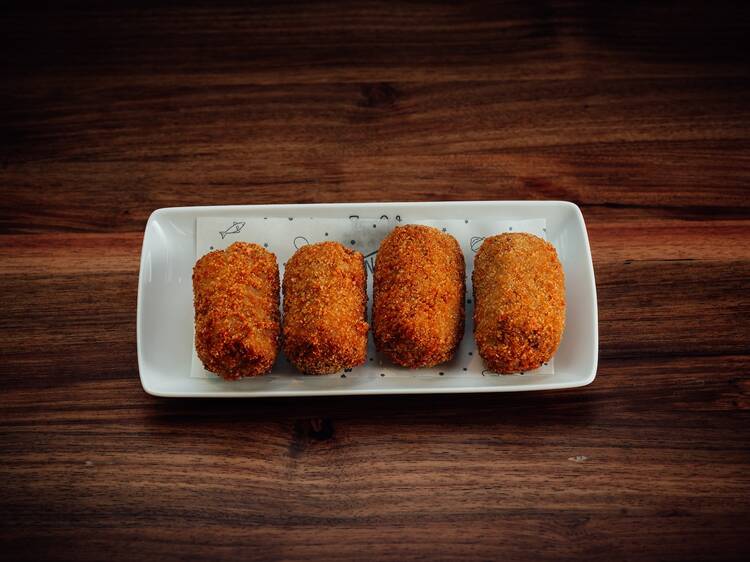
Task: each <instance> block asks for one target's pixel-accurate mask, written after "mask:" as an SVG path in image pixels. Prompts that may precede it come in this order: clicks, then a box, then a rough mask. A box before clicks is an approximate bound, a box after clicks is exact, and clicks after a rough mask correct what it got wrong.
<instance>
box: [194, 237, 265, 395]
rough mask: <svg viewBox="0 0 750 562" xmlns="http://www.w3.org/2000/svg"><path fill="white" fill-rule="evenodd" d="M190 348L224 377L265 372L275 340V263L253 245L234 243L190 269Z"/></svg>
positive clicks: (206, 256) (210, 368) (206, 365)
mask: <svg viewBox="0 0 750 562" xmlns="http://www.w3.org/2000/svg"><path fill="white" fill-rule="evenodd" d="M193 293H194V304H195V349H196V351H197V353H198V357H199V358H200V360H201V361H202V362H203V365H204V366H205V368H206V369H207V370H208V371H211V372H212V373H216V374H217V375H220V376H221V377H223V378H225V379H230V380H233V379H239V378H241V377H253V376H256V375H262V374H264V373H267V372H268V371H270V370H271V367H273V364H274V361H275V360H276V354H277V352H278V346H279V345H278V344H279V267H278V265H277V263H276V256H275V255H274V254H272V253H270V252H268V251H266V250H264V249H263V248H261V247H260V246H258V245H257V244H248V243H245V242H235V243H234V244H232V245H231V246H229V247H228V248H227V249H226V250H216V251H213V252H210V253H208V254H206V255H205V256H203V257H202V258H201V259H199V260H198V261H197V263H196V264H195V267H194V268H193Z"/></svg>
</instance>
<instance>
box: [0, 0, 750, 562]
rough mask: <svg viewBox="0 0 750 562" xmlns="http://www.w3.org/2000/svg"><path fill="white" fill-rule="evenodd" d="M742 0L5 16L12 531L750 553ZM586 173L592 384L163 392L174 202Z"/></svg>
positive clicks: (120, 555)
mask: <svg viewBox="0 0 750 562" xmlns="http://www.w3.org/2000/svg"><path fill="white" fill-rule="evenodd" d="M744 5H745V3H738V5H736V6H734V5H732V4H728V3H723V2H666V3H654V2H632V3H631V2H628V3H624V2H623V3H612V2H610V3H598V2H558V1H554V2H552V1H550V2H507V3H486V2H482V3H477V2H471V3H460V4H459V3H456V4H455V5H448V4H443V3H437V2H435V3H430V2H362V3H345V4H338V3H268V4H267V5H266V4H263V3H237V4H230V3H219V2H212V3H170V2H140V3H135V2H132V3H116V2H100V3H87V2H75V3H49V4H45V3H23V4H21V5H18V6H16V7H11V8H4V9H3V11H2V13H1V14H0V42H1V45H0V59H1V62H2V80H0V190H1V196H0V307H1V308H0V310H1V312H0V342H2V343H0V349H1V350H2V351H1V353H2V359H1V361H0V381H2V382H1V383H0V384H2V399H1V400H0V551H1V552H2V553H3V558H4V559H8V560H11V559H28V560H39V559H56V560H63V559H81V560H94V559H102V558H107V559H110V560H113V561H114V560H146V559H159V560H186V559H204V560H217V559H249V558H263V559H298V560H308V559H325V560H333V559H353V558H359V559H392V560H403V559H412V558H424V559H429V560H444V559H445V560H447V559H459V558H460V559H468V560H482V559H483V560H486V559H500V558H503V559H516V560H517V559H528V560H543V559H550V560H551V559H562V558H576V559H578V560H582V559H592V560H594V559H597V560H600V559H605V558H606V559H618V560H626V559H627V560H634V559H660V560H688V559H695V560H698V559H702V560H705V559H737V560H740V559H745V558H746V557H747V556H750V546H749V544H748V536H747V532H748V526H749V525H748V524H749V523H750V475H749V474H748V471H749V469H750V439H749V437H748V427H749V425H748V424H749V422H750V412H749V410H750V397H749V392H750V379H749V378H748V366H749V364H750V362H749V361H748V354H750V343H749V342H748V334H750V320H749V318H750V298H749V297H748V288H749V287H750V283H748V281H749V279H750V245H749V244H748V241H749V240H748V232H750V231H749V230H748V228H749V227H750V220H749V219H750V209H749V207H750V197H749V196H750V103H749V100H750V65H749V64H748V61H749V60H750V59H748V55H747V53H748V52H750V18H749V17H748V12H747V8H745V7H744ZM472 199H475V200H476V199H563V200H570V201H574V202H575V203H577V204H578V205H580V207H581V209H582V211H583V213H584V216H585V218H586V220H587V224H588V227H589V235H590V239H591V245H592V251H593V256H594V266H595V270H596V277H597V286H598V291H599V313H600V326H599V329H600V338H601V348H600V367H599V372H598V376H597V379H596V381H595V382H594V383H593V384H592V385H591V386H588V387H585V388H581V389H574V390H569V391H558V392H543V393H533V394H513V395H503V394H498V395H476V396H467V395H462V396H409V397H373V398H356V397H351V398H335V399H333V398H332V399H309V400H307V399H304V400H300V399H295V400H291V399H289V400H238V401H231V400H228V401H215V400H165V399H157V398H153V397H150V396H147V395H146V394H145V393H144V392H143V391H142V389H141V387H140V383H139V380H138V369H137V364H136V348H135V303H136V293H137V277H138V260H139V253H140V245H141V242H142V232H143V228H144V226H145V221H146V218H147V217H148V215H149V214H150V213H151V211H153V210H154V209H156V208H159V207H164V206H175V205H198V204H200V205H214V204H215V205H219V204H260V203H263V204H266V203H313V202H315V203H318V202H321V203H322V202H334V201H354V202H356V201H428V200H472Z"/></svg>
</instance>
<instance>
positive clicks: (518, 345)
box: [472, 233, 565, 374]
mask: <svg viewBox="0 0 750 562" xmlns="http://www.w3.org/2000/svg"><path fill="white" fill-rule="evenodd" d="M472 281H473V285H474V338H475V340H476V342H477V348H478V349H479V354H480V355H481V356H482V358H483V359H484V361H485V363H486V364H487V367H488V369H489V370H491V371H494V372H497V373H506V374H507V373H515V372H519V371H530V370H532V369H536V368H538V367H539V366H541V365H542V364H543V363H545V362H547V361H549V359H550V358H551V357H552V355H553V354H554V353H555V351H556V350H557V347H558V345H559V344H560V339H561V337H562V333H563V329H564V327H565V279H564V275H563V270H562V266H561V265H560V261H559V260H558V259H557V252H556V251H555V248H554V246H552V244H550V243H549V242H546V241H544V240H542V239H541V238H538V237H537V236H534V235H531V234H524V233H513V234H500V235H497V236H491V237H489V238H487V239H485V241H484V242H483V243H482V246H481V247H480V248H479V251H478V252H477V254H476V257H475V258H474V271H473V273H472Z"/></svg>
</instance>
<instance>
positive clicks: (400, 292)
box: [372, 224, 466, 368]
mask: <svg viewBox="0 0 750 562" xmlns="http://www.w3.org/2000/svg"><path fill="white" fill-rule="evenodd" d="M465 277H466V272H465V265H464V256H463V254H462V253H461V248H460V246H459V245H458V242H456V239H455V238H453V237H452V236H451V235H449V234H446V233H444V232H441V231H440V230H438V229H436V228H432V227H429V226H421V225H413V224H410V225H406V226H402V227H397V228H396V229H394V230H393V232H391V233H390V234H389V235H388V236H386V238H385V239H384V240H383V242H382V243H381V245H380V249H379V250H378V255H377V259H376V262H375V277H374V290H373V312H372V324H373V335H374V338H375V345H376V347H377V348H378V350H379V351H381V352H382V353H383V354H385V355H386V356H387V357H388V358H389V359H390V360H391V361H392V362H393V363H395V364H397V365H401V366H404V367H411V368H416V367H432V366H435V365H438V364H439V363H443V362H445V361H448V360H450V359H451V358H452V357H453V355H454V353H455V351H456V348H457V347H458V344H459V343H460V341H461V338H462V337H463V333H464V298H465V294H466V282H465Z"/></svg>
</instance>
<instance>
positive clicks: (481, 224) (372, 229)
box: [190, 215, 555, 380]
mask: <svg viewBox="0 0 750 562" xmlns="http://www.w3.org/2000/svg"><path fill="white" fill-rule="evenodd" d="M196 220H197V224H196V260H197V259H198V258H199V257H200V256H203V255H204V254H206V253H208V252H210V251H212V250H221V249H224V248H227V247H228V246H229V245H231V244H232V243H233V242H238V241H242V242H253V243H255V244H259V245H261V246H264V247H265V248H267V249H268V250H269V251H270V252H273V253H274V254H275V255H276V258H277V260H278V263H279V270H280V275H281V278H282V279H283V276H284V266H285V265H286V262H287V260H288V259H289V258H291V257H292V255H293V254H294V252H295V251H296V250H297V249H298V248H299V247H300V246H301V245H304V244H314V243H316V242H323V241H335V242H340V243H342V244H344V245H345V246H346V247H348V248H352V249H354V250H357V251H358V252H361V253H362V255H364V256H365V266H366V268H367V298H368V315H367V317H368V320H369V319H370V318H371V312H372V310H371V309H372V272H373V267H374V265H375V256H376V254H377V250H378V247H379V246H380V242H381V240H382V239H383V238H384V237H385V236H386V235H387V234H388V233H389V232H390V231H391V230H393V228H394V227H396V226H401V225H404V224H423V225H427V226H433V227H435V228H439V229H441V230H443V231H445V232H447V233H449V234H451V235H452V236H453V237H455V238H456V240H457V241H458V243H459V244H460V245H461V250H462V251H463V254H464V258H465V261H466V322H465V328H464V337H463V339H462V340H461V344H460V346H459V347H458V350H457V351H456V354H455V356H454V358H453V360H451V361H449V362H447V363H443V364H441V365H438V366H436V367H432V368H422V369H405V368H402V367H398V366H395V365H393V364H391V363H390V362H389V361H388V360H387V359H386V358H385V357H383V356H381V354H379V353H378V352H377V351H376V350H375V345H374V343H373V340H372V333H370V336H369V342H368V351H367V361H366V362H365V363H364V364H363V365H361V366H359V367H355V368H354V369H351V370H346V371H341V372H339V373H336V374H334V375H325V376H329V377H334V376H339V377H342V376H343V377H373V376H384V377H417V376H418V377H442V376H446V377H447V376H472V377H476V376H480V377H481V376H513V375H496V374H495V373H491V372H490V371H488V370H486V368H485V365H484V363H483V361H482V358H481V357H479V354H478V352H477V348H476V344H475V342H474V336H473V333H472V330H473V326H474V322H473V314H474V303H473V300H472V286H471V272H472V271H473V269H474V255H475V254H476V251H477V250H478V249H479V246H480V245H481V243H482V240H484V238H485V237H488V236H492V235H494V234H499V233H501V232H528V233H530V234H535V235H536V236H539V237H541V238H544V239H546V226H547V225H546V220H545V219H527V220H515V221H513V220H488V219H482V220H469V219H465V220H462V219H446V220H414V219H410V218H409V217H406V216H395V217H393V216H390V217H389V216H386V215H382V216H381V217H371V218H365V217H358V216H356V215H353V216H351V217H342V218H337V219H320V218H300V217H293V218H290V217H278V216H277V217H272V216H269V217H241V216H240V217H236V218H233V219H227V218H213V217H199V218H198V219H196ZM282 298H283V297H282ZM193 343H194V342H193ZM554 372H555V368H554V360H553V359H552V360H550V361H549V363H546V364H544V365H542V366H541V367H540V368H538V369H536V370H533V371H528V372H526V373H519V374H518V375H524V376H529V375H534V374H554ZM190 376H191V377H193V378H218V377H217V375H215V374H213V373H210V372H208V371H206V370H205V369H204V368H203V364H202V363H201V361H200V359H198V355H197V354H196V351H195V345H193V358H192V363H191V369H190ZM309 376H310V375H302V374H301V373H299V372H298V371H297V370H296V369H295V368H294V367H293V366H292V365H291V364H290V363H289V362H288V361H287V360H286V358H285V357H284V354H283V352H282V351H281V350H279V357H278V359H277V361H276V364H275V365H274V367H273V370H272V372H271V373H270V374H268V375H265V376H264V377H259V380H262V379H265V380H268V378H269V377H270V378H275V377H285V378H287V379H289V378H290V377H292V378H298V377H309ZM245 380H247V379H245Z"/></svg>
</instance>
